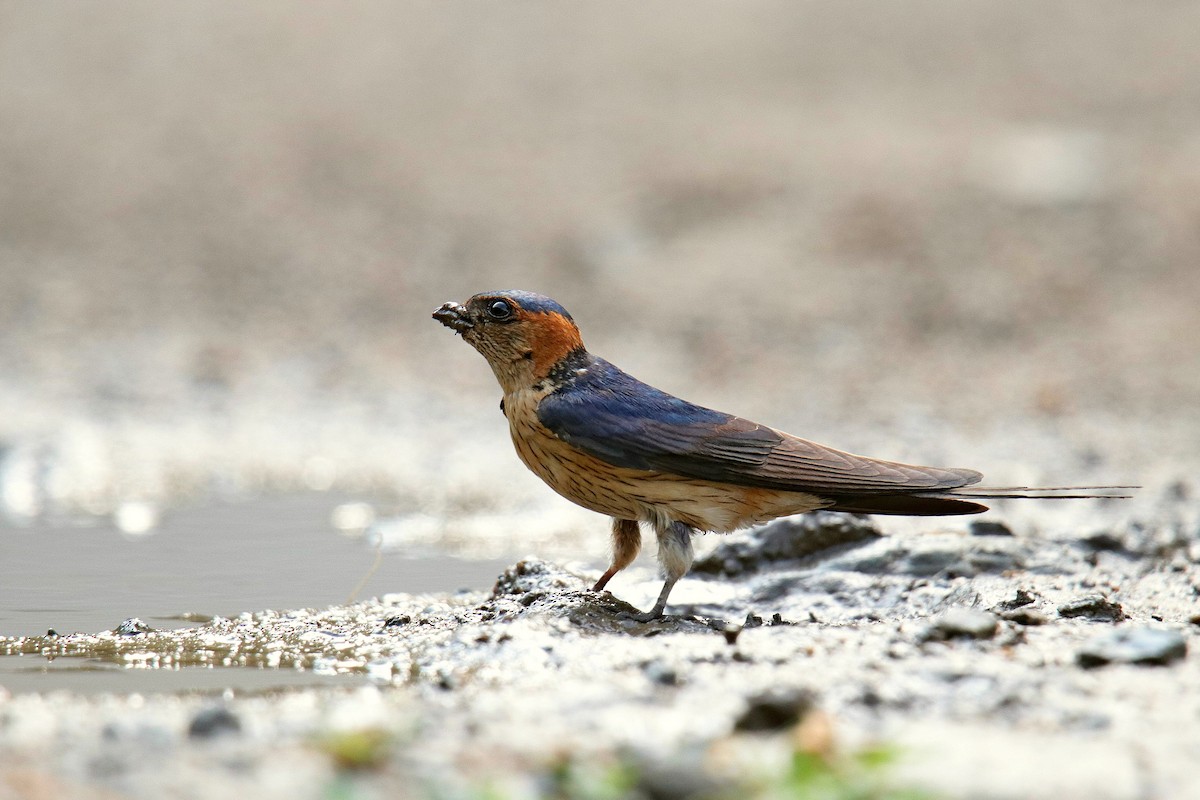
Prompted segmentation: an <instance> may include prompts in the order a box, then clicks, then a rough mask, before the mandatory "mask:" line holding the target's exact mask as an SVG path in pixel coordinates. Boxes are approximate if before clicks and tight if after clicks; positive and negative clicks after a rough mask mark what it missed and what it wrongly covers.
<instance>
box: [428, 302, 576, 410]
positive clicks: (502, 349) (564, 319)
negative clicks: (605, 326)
mask: <svg viewBox="0 0 1200 800" xmlns="http://www.w3.org/2000/svg"><path fill="white" fill-rule="evenodd" d="M433 318H434V319H436V320H437V321H438V322H440V323H442V324H443V325H445V326H446V327H447V328H451V329H453V330H454V331H456V332H457V333H459V334H461V335H462V337H463V339H465V340H466V341H467V343H468V344H470V345H471V346H472V347H474V348H475V349H476V350H478V351H479V352H480V353H481V354H482V355H483V357H484V358H486V359H487V362H488V364H490V365H491V367H492V371H493V372H494V373H496V380H498V381H499V382H500V387H501V388H502V389H504V392H505V393H506V394H507V393H509V392H512V391H516V390H518V389H521V388H524V387H527V386H532V385H533V384H534V383H537V382H538V381H539V380H541V379H543V378H545V377H546V376H547V375H549V374H550V371H551V370H552V369H553V368H554V366H555V365H556V364H558V363H559V362H561V361H562V360H563V359H565V358H566V357H567V356H569V355H571V354H572V353H575V352H577V351H581V350H583V340H582V339H581V338H580V336H579V328H577V327H575V321H574V320H572V319H571V315H570V314H568V313H567V310H566V309H565V308H563V307H562V306H560V305H559V304H558V303H556V302H555V301H554V300H551V299H550V298H549V297H546V296H544V295H540V294H534V293H533V292H523V291H519V290H515V289H514V290H509V291H504V292H484V293H483V294H477V295H475V296H474V297H472V298H471V299H470V300H468V301H467V302H466V303H461V304H460V303H444V304H443V305H442V307H441V308H439V309H438V310H437V311H435V312H433Z"/></svg>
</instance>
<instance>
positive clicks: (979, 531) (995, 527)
mask: <svg viewBox="0 0 1200 800" xmlns="http://www.w3.org/2000/svg"><path fill="white" fill-rule="evenodd" d="M967 528H968V530H970V532H971V535H972V536H1012V535H1013V532H1012V528H1010V527H1008V526H1007V525H1005V524H1004V523H1003V522H998V521H996V520H991V519H977V520H974V521H973V522H972V523H971V524H970V525H968V526H967Z"/></svg>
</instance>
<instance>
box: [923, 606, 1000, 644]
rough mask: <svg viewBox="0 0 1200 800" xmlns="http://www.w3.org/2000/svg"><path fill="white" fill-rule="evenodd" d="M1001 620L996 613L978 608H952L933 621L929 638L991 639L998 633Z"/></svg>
mask: <svg viewBox="0 0 1200 800" xmlns="http://www.w3.org/2000/svg"><path fill="white" fill-rule="evenodd" d="M999 624H1000V623H999V620H997V619H996V616H995V615H994V614H990V613H988V612H987V611H980V610H979V609H977V608H951V609H949V610H948V611H945V612H944V613H942V614H941V616H939V617H938V618H937V619H935V620H934V621H933V625H932V627H931V628H930V629H929V630H928V631H927V632H926V635H925V638H926V639H927V640H937V639H960V638H965V639H990V638H992V637H993V636H995V635H996V629H997V628H998V627H999Z"/></svg>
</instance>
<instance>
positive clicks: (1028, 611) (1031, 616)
mask: <svg viewBox="0 0 1200 800" xmlns="http://www.w3.org/2000/svg"><path fill="white" fill-rule="evenodd" d="M1000 619H1003V620H1007V621H1008V622H1015V623H1017V624H1018V625H1045V624H1046V623H1047V622H1049V621H1050V620H1049V619H1048V618H1047V617H1046V615H1045V614H1041V613H1039V612H1037V611H1034V610H1033V609H1032V608H1015V609H1013V610H1012V611H1004V612H1002V613H1001V614H1000Z"/></svg>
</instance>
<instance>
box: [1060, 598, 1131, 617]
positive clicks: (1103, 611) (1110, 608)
mask: <svg viewBox="0 0 1200 800" xmlns="http://www.w3.org/2000/svg"><path fill="white" fill-rule="evenodd" d="M1058 613H1059V616H1063V617H1085V618H1087V619H1094V620H1098V621H1103V622H1120V621H1121V620H1123V619H1129V615H1128V614H1126V613H1125V609H1123V608H1121V604H1120V603H1114V602H1113V601H1111V600H1109V599H1108V598H1107V597H1104V596H1103V595H1098V594H1097V595H1089V596H1088V597H1081V598H1079V599H1078V600H1072V601H1070V602H1069V603H1063V604H1062V605H1061V606H1059V607H1058Z"/></svg>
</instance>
